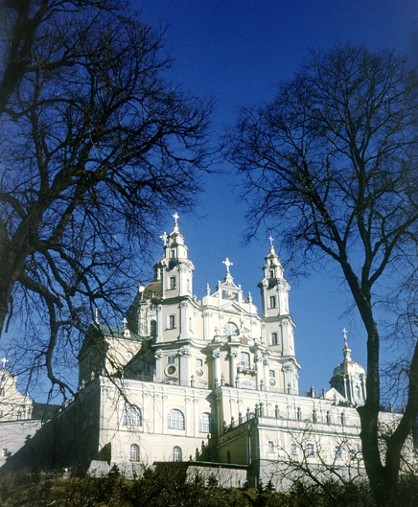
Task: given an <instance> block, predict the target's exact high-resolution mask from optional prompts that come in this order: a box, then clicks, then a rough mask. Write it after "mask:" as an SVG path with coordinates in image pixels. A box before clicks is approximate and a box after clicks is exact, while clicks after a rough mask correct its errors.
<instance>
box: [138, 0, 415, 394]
mask: <svg viewBox="0 0 418 507" xmlns="http://www.w3.org/2000/svg"><path fill="white" fill-rule="evenodd" d="M133 3H134V5H135V6H136V7H138V8H139V9H141V10H142V17H143V19H144V20H145V21H147V22H149V23H150V24H151V25H152V26H154V27H156V28H157V27H159V26H160V25H162V26H167V31H166V37H165V38H166V49H167V50H168V52H169V53H170V55H171V56H172V57H173V59H174V64H173V68H172V69H171V71H170V73H169V78H170V79H172V80H173V82H175V83H178V84H180V85H181V86H182V87H183V88H184V89H186V90H189V91H190V92H192V93H194V94H196V95H199V96H201V97H204V98H212V99H214V101H215V111H214V116H213V130H214V141H216V138H217V136H219V135H221V134H222V132H223V131H224V129H225V128H226V127H228V126H230V125H232V124H233V122H234V118H235V114H236V112H237V110H238V109H239V108H240V107H241V106H246V105H251V104H255V103H259V102H261V101H268V100H269V99H271V98H272V96H273V95H274V92H275V89H276V86H277V84H278V83H279V82H280V81H281V80H285V79H289V78H291V77H292V75H293V73H294V72H295V70H296V69H297V68H298V67H299V66H300V65H301V63H302V62H303V59H304V58H307V57H308V56H309V52H310V50H311V49H327V48H331V47H332V46H334V45H335V44H336V43H338V42H342V43H344V42H346V41H350V42H352V43H354V44H357V43H364V44H366V45H367V46H368V47H369V48H371V49H376V48H381V47H387V48H393V49H396V50H397V51H399V52H400V53H405V54H408V55H409V56H410V57H411V58H418V56H417V55H418V1H417V0H252V1H250V0H229V1H228V0H223V1H222V0H136V1H134V2H133ZM417 63H418V62H417ZM215 168H216V169H218V170H222V174H216V175H212V176H210V177H207V178H206V179H205V191H204V193H203V194H202V196H201V198H200V201H199V203H198V206H197V208H196V211H195V213H193V214H190V215H189V216H181V217H180V230H181V231H182V233H183V234H184V235H185V237H186V242H187V244H188V246H189V254H190V258H191V259H192V261H193V262H194V264H195V266H196V271H195V280H194V292H195V293H196V295H197V296H198V297H201V296H202V295H203V294H204V290H205V286H206V283H209V284H210V286H211V288H212V289H214V288H215V285H216V283H217V281H218V280H219V279H221V278H223V277H224V274H225V267H224V265H223V264H222V261H223V260H224V259H225V258H226V257H229V258H230V259H231V260H232V262H233V263H234V265H233V266H232V268H231V273H232V275H233V276H234V280H235V282H236V283H240V284H241V285H242V287H243V289H244V291H245V293H248V291H250V292H251V293H252V295H253V297H254V300H255V302H256V304H257V305H258V306H259V308H260V305H259V292H258V289H257V283H258V282H259V281H260V279H261V275H262V272H261V268H262V265H263V261H264V256H265V255H267V253H268V246H269V243H268V240H267V237H268V235H269V231H263V230H262V231H260V234H259V235H258V237H257V238H256V239H255V240H253V241H252V242H251V243H250V244H244V242H243V230H244V228H245V220H244V215H245V213H246V209H245V207H244V205H243V204H242V202H240V200H239V191H238V190H237V188H236V186H237V180H236V176H234V174H233V172H232V170H231V167H230V166H229V165H228V164H227V163H226V162H223V161H220V162H219V163H218V164H217V165H216V167H215ZM174 211H175V210H173V212H174ZM172 224H173V220H172V218H171V217H167V225H166V230H167V232H170V231H171V230H172ZM156 247H157V249H156V255H157V256H159V255H160V254H161V250H160V248H161V246H160V245H158V244H157V245H156ZM275 248H276V252H277V253H279V255H280V252H281V246H280V244H278V243H277V241H276V243H275ZM285 268H286V266H285ZM288 281H289V282H290V284H291V285H292V291H291V294H290V308H291V313H292V316H293V318H294V321H295V323H296V353H297V358H298V360H299V363H300V364H301V366H302V369H301V372H300V392H301V394H303V393H305V392H306V391H307V390H308V389H309V387H310V386H311V385H312V384H313V385H315V387H316V388H317V389H318V390H320V389H321V388H322V386H325V387H328V381H329V379H330V378H331V375H332V371H333V368H334V367H335V366H336V365H337V363H338V362H340V360H341V359H342V348H343V338H342V332H341V330H342V328H343V327H346V328H348V330H349V335H348V336H349V344H350V346H351V348H352V350H353V359H355V360H357V361H359V362H361V363H362V364H363V365H365V335H364V331H363V329H362V327H361V324H360V323H359V322H358V321H356V318H355V316H354V315H353V314H351V313H348V314H347V313H346V310H347V308H348V306H349V302H350V300H349V296H348V295H347V293H346V292H345V289H344V286H343V284H342V281H341V279H340V278H339V277H338V273H337V271H333V272H329V273H324V272H315V270H313V272H312V275H311V276H310V277H309V278H299V279H294V278H291V277H289V276H288Z"/></svg>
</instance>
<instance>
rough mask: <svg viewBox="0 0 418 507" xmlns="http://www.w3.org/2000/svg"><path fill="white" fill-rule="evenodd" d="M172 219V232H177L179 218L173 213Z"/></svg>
mask: <svg viewBox="0 0 418 507" xmlns="http://www.w3.org/2000/svg"><path fill="white" fill-rule="evenodd" d="M173 218H174V231H175V232H179V218H180V216H179V214H178V213H177V212H176V213H174V215H173Z"/></svg>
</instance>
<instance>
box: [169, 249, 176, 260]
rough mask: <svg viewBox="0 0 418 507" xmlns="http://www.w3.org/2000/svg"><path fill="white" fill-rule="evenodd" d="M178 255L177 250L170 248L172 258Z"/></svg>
mask: <svg viewBox="0 0 418 507" xmlns="http://www.w3.org/2000/svg"><path fill="white" fill-rule="evenodd" d="M175 257H176V251H175V250H170V259H174V258H175Z"/></svg>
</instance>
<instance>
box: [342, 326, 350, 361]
mask: <svg viewBox="0 0 418 507" xmlns="http://www.w3.org/2000/svg"><path fill="white" fill-rule="evenodd" d="M342 332H343V336H344V348H343V354H344V361H351V349H350V348H349V346H348V340H347V335H348V331H347V329H346V328H344V329H343V330H342Z"/></svg>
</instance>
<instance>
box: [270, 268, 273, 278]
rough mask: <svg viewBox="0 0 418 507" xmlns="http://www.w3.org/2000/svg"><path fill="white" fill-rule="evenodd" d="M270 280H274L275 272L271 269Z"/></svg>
mask: <svg viewBox="0 0 418 507" xmlns="http://www.w3.org/2000/svg"><path fill="white" fill-rule="evenodd" d="M270 278H274V271H273V270H272V269H270Z"/></svg>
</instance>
